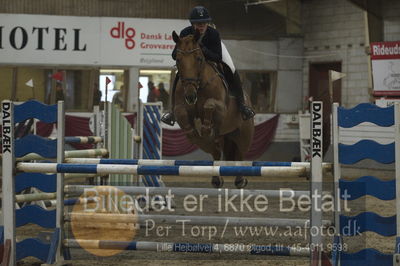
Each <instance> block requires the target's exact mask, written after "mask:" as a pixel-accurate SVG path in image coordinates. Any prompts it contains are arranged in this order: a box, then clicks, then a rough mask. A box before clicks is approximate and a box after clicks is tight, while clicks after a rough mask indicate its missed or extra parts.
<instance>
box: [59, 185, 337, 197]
mask: <svg viewBox="0 0 400 266" xmlns="http://www.w3.org/2000/svg"><path fill="white" fill-rule="evenodd" d="M113 188H115V189H117V190H119V191H122V192H124V193H126V194H130V195H132V194H133V195H136V194H140V196H145V197H147V196H150V195H175V196H186V195H188V194H190V195H196V196H197V195H208V196H210V197H214V196H221V195H222V196H227V197H233V196H235V195H237V196H240V197H241V196H243V197H247V196H258V195H263V196H266V197H271V198H279V197H285V196H286V197H293V198H298V197H300V196H303V197H304V196H307V197H309V196H310V191H299V190H288V189H285V190H255V189H254V190H249V189H227V188H225V189H222V188H219V189H215V188H185V187H134V186H129V187H128V186H113ZM64 191H65V193H67V194H69V195H84V193H86V192H90V193H92V192H94V193H95V192H110V193H111V192H112V191H110V187H108V186H103V187H102V186H97V187H93V186H89V185H66V186H65V188H64ZM323 195H330V194H329V193H323Z"/></svg>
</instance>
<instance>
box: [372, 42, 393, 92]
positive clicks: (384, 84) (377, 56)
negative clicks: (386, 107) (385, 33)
mask: <svg viewBox="0 0 400 266" xmlns="http://www.w3.org/2000/svg"><path fill="white" fill-rule="evenodd" d="M371 61H372V73H373V79H374V95H375V96H390V95H400V41H397V42H376V43H371Z"/></svg>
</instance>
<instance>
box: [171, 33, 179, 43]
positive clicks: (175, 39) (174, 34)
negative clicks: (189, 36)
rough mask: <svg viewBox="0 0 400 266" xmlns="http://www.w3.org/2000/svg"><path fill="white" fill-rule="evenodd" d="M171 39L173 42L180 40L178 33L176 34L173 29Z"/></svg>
mask: <svg viewBox="0 0 400 266" xmlns="http://www.w3.org/2000/svg"><path fill="white" fill-rule="evenodd" d="M172 39H173V40H174V42H175V43H178V42H179V41H180V39H179V36H178V34H176V32H175V31H173V32H172Z"/></svg>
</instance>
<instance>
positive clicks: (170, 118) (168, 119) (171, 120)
mask: <svg viewBox="0 0 400 266" xmlns="http://www.w3.org/2000/svg"><path fill="white" fill-rule="evenodd" d="M178 80H179V75H178V74H176V76H175V80H174V84H173V85H172V89H171V110H170V111H169V112H167V113H165V114H163V116H162V117H161V121H162V122H164V123H165V124H167V125H170V126H173V125H174V124H175V116H174V108H175V90H176V85H177V84H178Z"/></svg>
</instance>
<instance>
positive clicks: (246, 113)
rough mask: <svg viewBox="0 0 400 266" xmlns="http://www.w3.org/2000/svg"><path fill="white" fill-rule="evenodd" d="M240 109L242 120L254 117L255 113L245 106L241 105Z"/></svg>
mask: <svg viewBox="0 0 400 266" xmlns="http://www.w3.org/2000/svg"><path fill="white" fill-rule="evenodd" d="M240 109H241V110H240V113H241V114H242V118H243V120H249V119H250V118H252V117H254V116H255V115H256V113H255V112H254V111H253V110H252V109H251V108H250V107H248V106H246V105H242V107H241V108H240Z"/></svg>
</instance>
